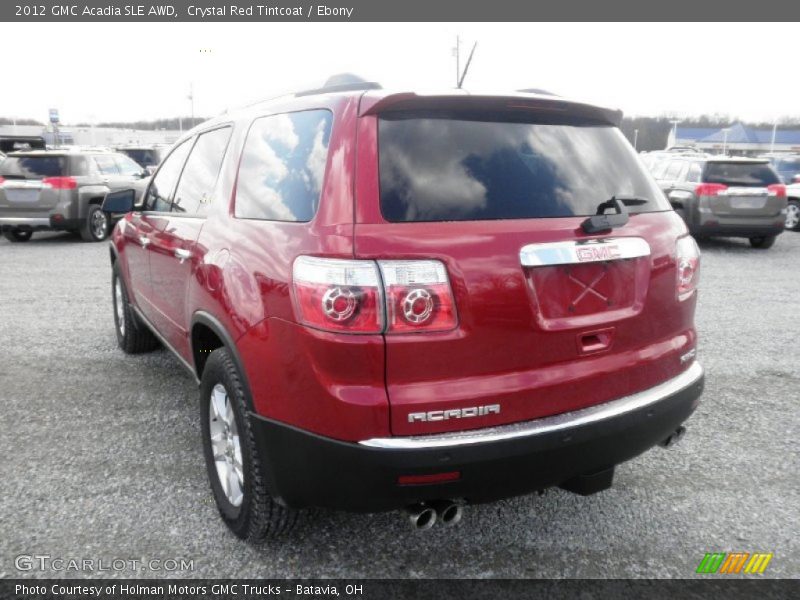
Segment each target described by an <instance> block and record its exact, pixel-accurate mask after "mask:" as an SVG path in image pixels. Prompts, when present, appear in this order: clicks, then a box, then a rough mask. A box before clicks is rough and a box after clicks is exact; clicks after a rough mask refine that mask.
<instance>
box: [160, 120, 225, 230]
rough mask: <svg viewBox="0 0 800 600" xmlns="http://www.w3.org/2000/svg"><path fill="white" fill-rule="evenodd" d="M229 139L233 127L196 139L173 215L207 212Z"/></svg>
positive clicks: (184, 172)
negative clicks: (177, 213)
mask: <svg viewBox="0 0 800 600" xmlns="http://www.w3.org/2000/svg"><path fill="white" fill-rule="evenodd" d="M230 137H231V128H230V127H223V128H222V129H216V130H214V131H210V132H208V133H204V134H202V135H201V136H200V137H198V138H197V142H196V143H195V145H194V148H193V149H192V153H191V154H190V155H189V160H187V161H186V167H184V169H183V173H182V174H181V179H180V181H179V182H178V187H177V189H176V190H175V200H174V201H173V203H172V212H180V213H187V214H194V213H196V212H198V211H199V212H201V213H205V212H206V210H208V203H209V202H210V200H211V193H212V192H213V190H214V184H215V183H216V181H217V176H218V175H219V169H220V167H221V166H222V157H223V156H225V149H226V148H227V147H228V139H229V138H230Z"/></svg>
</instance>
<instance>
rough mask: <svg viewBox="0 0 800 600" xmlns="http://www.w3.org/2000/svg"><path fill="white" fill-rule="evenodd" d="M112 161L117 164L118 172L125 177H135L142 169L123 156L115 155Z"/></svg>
mask: <svg viewBox="0 0 800 600" xmlns="http://www.w3.org/2000/svg"><path fill="white" fill-rule="evenodd" d="M114 160H115V161H116V162H117V168H118V169H119V172H120V173H121V174H122V175H125V176H126V177H135V176H137V175H139V174H141V172H142V167H141V166H140V165H139V164H138V163H136V162H134V161H132V160H131V159H130V158H128V157H127V156H125V155H123V154H117V155H116V156H115V157H114Z"/></svg>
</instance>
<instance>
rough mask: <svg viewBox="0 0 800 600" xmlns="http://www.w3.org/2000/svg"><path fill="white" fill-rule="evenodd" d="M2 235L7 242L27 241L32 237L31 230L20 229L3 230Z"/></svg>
mask: <svg viewBox="0 0 800 600" xmlns="http://www.w3.org/2000/svg"><path fill="white" fill-rule="evenodd" d="M3 237H4V238H6V239H7V240H8V241H9V242H27V241H30V239H31V238H32V237H33V232H32V231H24V230H22V229H11V230H9V231H4V232H3Z"/></svg>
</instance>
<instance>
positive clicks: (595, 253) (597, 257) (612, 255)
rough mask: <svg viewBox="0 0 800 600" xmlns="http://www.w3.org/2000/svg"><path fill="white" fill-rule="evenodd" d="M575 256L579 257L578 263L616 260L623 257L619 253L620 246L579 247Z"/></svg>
mask: <svg viewBox="0 0 800 600" xmlns="http://www.w3.org/2000/svg"><path fill="white" fill-rule="evenodd" d="M575 254H577V255H578V262H597V261H601V260H615V259H617V258H620V257H621V256H622V255H621V254H620V251H619V246H617V245H616V244H605V245H602V246H600V245H597V246H595V245H592V246H578V247H577V248H575Z"/></svg>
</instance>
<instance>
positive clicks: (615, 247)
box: [519, 237, 650, 267]
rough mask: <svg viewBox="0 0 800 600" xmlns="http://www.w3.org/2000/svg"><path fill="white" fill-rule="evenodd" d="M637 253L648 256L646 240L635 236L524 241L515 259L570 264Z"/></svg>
mask: <svg viewBox="0 0 800 600" xmlns="http://www.w3.org/2000/svg"><path fill="white" fill-rule="evenodd" d="M641 256H650V244H648V243H647V241H646V240H644V239H642V238H638V237H624V238H599V239H591V240H570V241H565V242H549V243H546V244H528V245H527V246H523V248H522V249H521V250H520V251H519V261H520V263H521V264H522V266H523V267H547V266H552V265H572V264H581V263H587V262H601V261H607V260H622V259H626V258H639V257H641Z"/></svg>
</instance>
